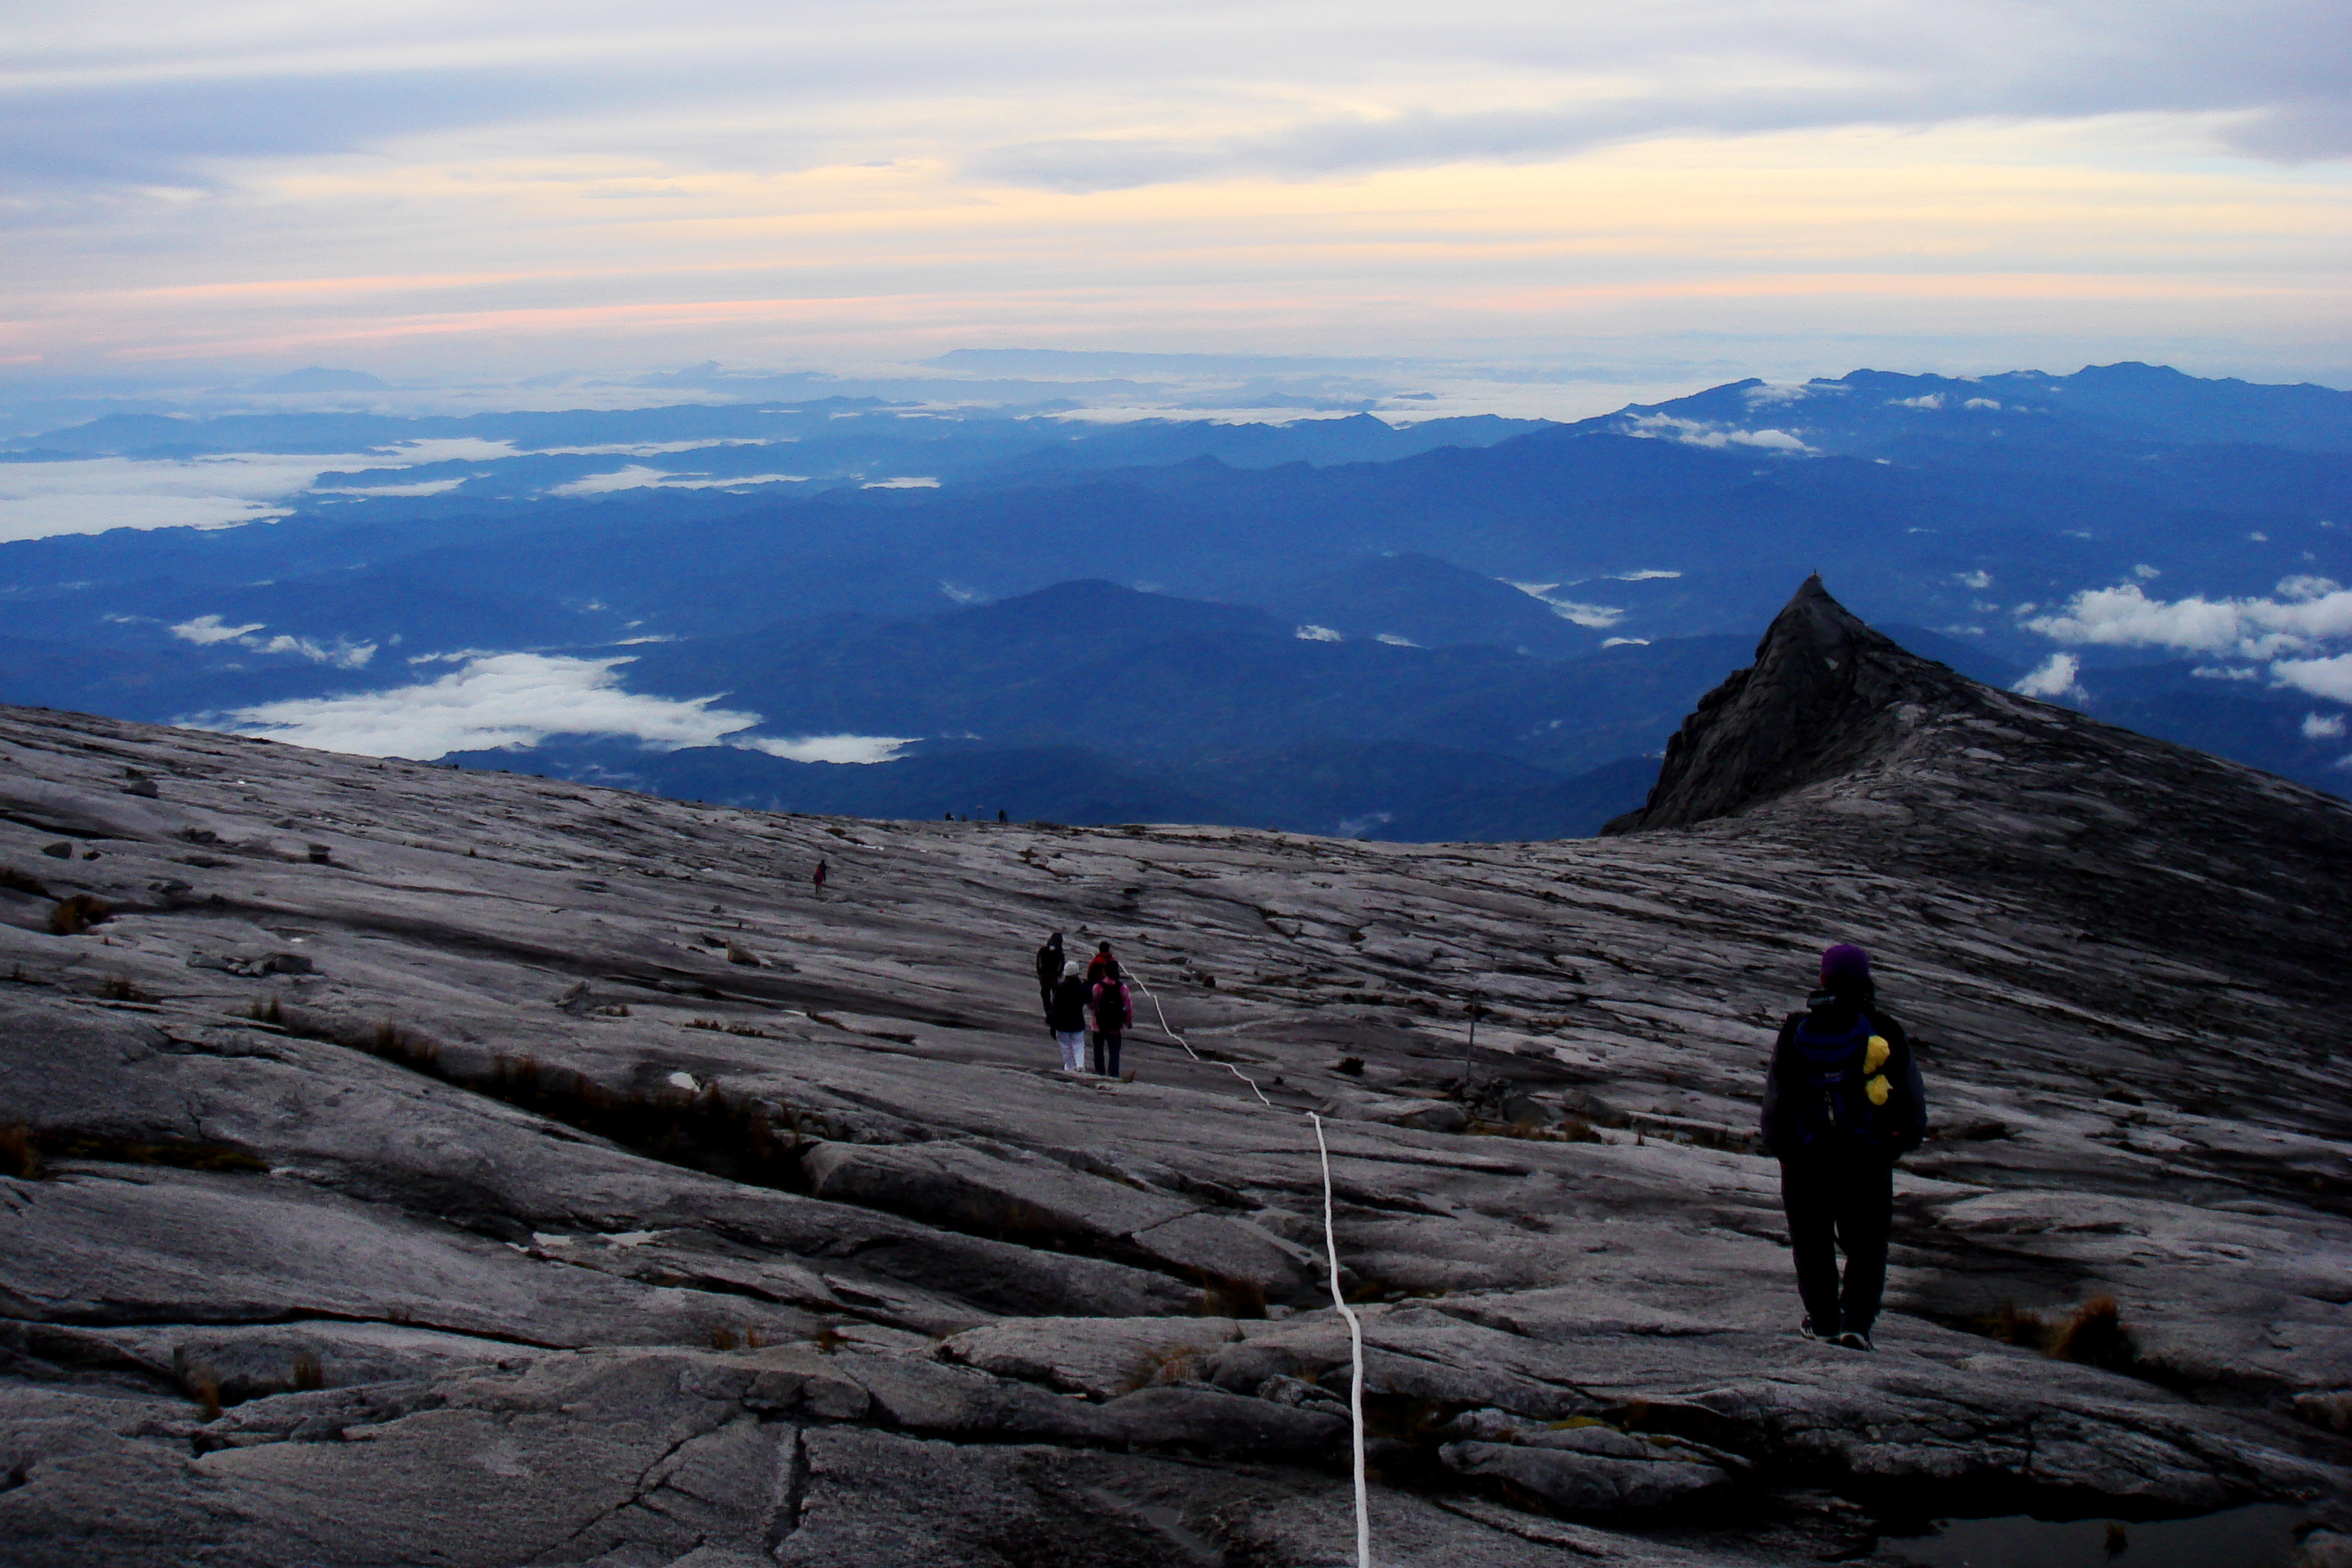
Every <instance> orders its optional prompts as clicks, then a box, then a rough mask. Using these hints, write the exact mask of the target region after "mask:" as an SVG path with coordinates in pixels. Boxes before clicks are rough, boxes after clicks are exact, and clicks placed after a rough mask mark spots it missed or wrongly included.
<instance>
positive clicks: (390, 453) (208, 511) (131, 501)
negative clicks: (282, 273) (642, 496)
mask: <svg viewBox="0 0 2352 1568" xmlns="http://www.w3.org/2000/svg"><path fill="white" fill-rule="evenodd" d="M485 456H491V457H512V456H514V453H513V451H512V450H511V449H510V448H509V447H508V446H507V444H506V443H505V442H503V441H498V442H492V441H483V440H480V439H478V438H477V437H449V438H442V439H435V440H426V441H411V442H406V443H404V444H402V445H399V446H396V447H391V448H388V449H387V450H384V451H380V452H342V453H334V454H321V455H315V456H314V455H311V454H309V453H291V454H289V453H279V452H224V453H217V454H207V455H205V456H204V457H197V458H124V457H110V458H70V459H66V460H62V461H54V462H11V463H0V543H5V542H10V541H14V540H23V539H48V538H54V537H56V536H58V535H59V534H69V533H104V532H106V531H109V530H110V529H117V528H135V529H156V528H206V529H209V528H234V527H236V526H237V525H239V524H241V523H247V522H266V521H270V520H272V519H275V518H280V517H285V516H288V515H289V514H290V512H291V511H292V507H291V505H290V504H289V503H290V502H292V501H294V500H297V499H299V497H300V496H301V495H303V494H304V493H305V492H307V491H310V489H311V487H312V486H313V485H315V484H317V482H318V480H319V479H320V476H321V475H323V474H330V473H331V474H338V475H342V476H345V477H349V476H350V475H352V474H354V473H366V472H384V471H387V470H394V469H399V468H410V467H414V466H415V465H417V464H420V463H437V462H446V461H448V460H450V459H451V458H463V459H473V458H483V457H485ZM464 482H465V481H464V480H462V479H436V480H430V481H426V482H424V483H420V484H415V485H401V484H389V485H381V486H372V487H367V488H359V487H352V486H337V487H334V488H331V489H323V490H319V491H317V492H315V493H317V494H320V495H338V496H340V495H356V496H417V495H437V494H439V493H440V492H441V491H443V490H446V489H455V488H456V487H457V486H458V485H460V484H462V483H464ZM738 482H742V481H738Z"/></svg>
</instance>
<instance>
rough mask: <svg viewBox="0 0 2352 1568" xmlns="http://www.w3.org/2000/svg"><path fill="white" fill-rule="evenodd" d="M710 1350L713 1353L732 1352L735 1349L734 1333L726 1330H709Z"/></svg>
mask: <svg viewBox="0 0 2352 1568" xmlns="http://www.w3.org/2000/svg"><path fill="white" fill-rule="evenodd" d="M710 1348H711V1349H712V1350H715V1351H731V1350H733V1349H734V1348H735V1331H734V1330H732V1329H728V1328H719V1329H713V1330H711V1331H710Z"/></svg>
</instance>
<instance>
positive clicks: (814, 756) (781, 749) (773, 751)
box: [728, 735, 915, 763]
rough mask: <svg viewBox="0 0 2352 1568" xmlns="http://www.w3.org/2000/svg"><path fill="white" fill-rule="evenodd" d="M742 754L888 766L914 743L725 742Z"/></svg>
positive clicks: (817, 738)
mask: <svg viewBox="0 0 2352 1568" xmlns="http://www.w3.org/2000/svg"><path fill="white" fill-rule="evenodd" d="M728 743H729V744H730V745H735V746H741V747H742V748H744V749H745V750H746V751H752V752H767V753H768V755H770V756H772V757H782V758H783V759H784V760H785V761H786V762H788V763H892V762H896V761H898V753H899V752H903V751H905V750H906V749H907V748H908V746H911V745H913V744H914V743H915V737H914V736H912V735H798V736H793V737H790V738H788V739H781V740H780V739H775V738H772V737H769V736H762V735H739V736H737V737H735V738H734V739H733V740H731V741H730V742H728Z"/></svg>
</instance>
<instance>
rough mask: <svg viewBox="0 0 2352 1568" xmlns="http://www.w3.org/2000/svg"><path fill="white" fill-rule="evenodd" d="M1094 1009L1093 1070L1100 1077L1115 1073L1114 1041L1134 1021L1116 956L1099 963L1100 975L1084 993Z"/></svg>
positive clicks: (1116, 1046) (1123, 1033)
mask: <svg viewBox="0 0 2352 1568" xmlns="http://www.w3.org/2000/svg"><path fill="white" fill-rule="evenodd" d="M1087 999H1088V1000H1089V1001H1091V1002H1092V1003H1093V1005H1094V1011H1095V1071H1096V1072H1097V1073H1099V1074H1100V1075H1101V1076H1103V1077H1104V1078H1117V1077H1118V1045H1119V1041H1120V1040H1121V1039H1123V1038H1124V1037H1126V1035H1127V1031H1128V1029H1129V1027H1130V1026H1133V1025H1134V1023H1135V1003H1134V1001H1133V999H1132V998H1130V997H1129V995H1128V994H1127V982H1126V981H1124V980H1122V979H1120V978H1119V974H1118V960H1117V959H1116V958H1113V959H1110V960H1109V961H1108V962H1107V963H1105V964H1104V965H1103V970H1102V978H1101V979H1100V980H1097V981H1096V982H1095V984H1094V987H1093V989H1092V990H1091V991H1089V992H1088V993H1087Z"/></svg>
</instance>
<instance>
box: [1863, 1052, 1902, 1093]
mask: <svg viewBox="0 0 2352 1568" xmlns="http://www.w3.org/2000/svg"><path fill="white" fill-rule="evenodd" d="M1894 1049H1895V1047H1892V1046H1890V1045H1888V1044H1887V1043H1886V1038H1885V1036H1883V1035H1873V1036H1871V1037H1870V1045H1869V1046H1868V1047H1867V1048H1865V1049H1864V1051H1863V1053H1862V1070H1863V1071H1864V1072H1866V1073H1868V1074H1870V1075H1871V1076H1870V1081H1869V1082H1868V1083H1865V1084H1864V1085H1863V1086H1862V1092H1863V1093H1864V1094H1865V1095H1867V1096H1869V1097H1870V1103H1871V1104H1873V1105H1884V1104H1885V1103H1886V1097H1887V1095H1888V1094H1889V1093H1890V1092H1892V1090H1891V1089H1890V1087H1889V1086H1888V1084H1887V1081H1886V1075H1885V1073H1883V1072H1880V1071H1879V1070H1878V1069H1879V1068H1883V1067H1885V1065H1886V1058H1888V1057H1889V1056H1891V1055H1893V1054H1894Z"/></svg>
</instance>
